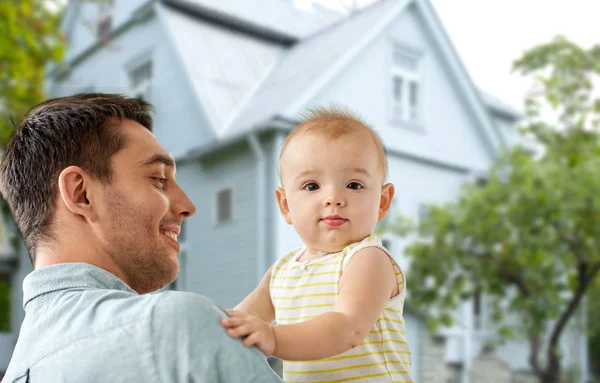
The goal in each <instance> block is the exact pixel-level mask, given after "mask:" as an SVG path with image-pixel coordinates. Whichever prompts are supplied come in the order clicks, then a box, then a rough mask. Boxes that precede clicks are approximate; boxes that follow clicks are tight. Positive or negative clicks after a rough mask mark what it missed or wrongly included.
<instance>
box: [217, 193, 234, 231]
mask: <svg viewBox="0 0 600 383" xmlns="http://www.w3.org/2000/svg"><path fill="white" fill-rule="evenodd" d="M231 204H232V198H231V189H224V190H221V191H220V192H219V193H218V194H217V208H218V211H217V221H218V222H219V223H222V222H228V221H231V210H232V209H231Z"/></svg>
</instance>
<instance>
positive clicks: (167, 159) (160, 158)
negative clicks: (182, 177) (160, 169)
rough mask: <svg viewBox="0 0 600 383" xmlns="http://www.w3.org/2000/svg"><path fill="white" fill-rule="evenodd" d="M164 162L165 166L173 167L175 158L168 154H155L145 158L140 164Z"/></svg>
mask: <svg viewBox="0 0 600 383" xmlns="http://www.w3.org/2000/svg"><path fill="white" fill-rule="evenodd" d="M157 163H158V164H164V165H166V166H170V167H175V160H173V157H171V156H168V155H166V154H155V155H153V156H152V157H150V158H148V159H147V160H144V161H142V163H141V164H142V165H144V166H147V165H154V164H157Z"/></svg>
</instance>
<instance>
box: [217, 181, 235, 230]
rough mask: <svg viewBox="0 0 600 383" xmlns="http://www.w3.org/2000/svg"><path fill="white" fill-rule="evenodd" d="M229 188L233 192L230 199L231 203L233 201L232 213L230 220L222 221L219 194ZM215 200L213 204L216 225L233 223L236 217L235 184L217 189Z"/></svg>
mask: <svg viewBox="0 0 600 383" xmlns="http://www.w3.org/2000/svg"><path fill="white" fill-rule="evenodd" d="M227 190H229V192H230V193H231V200H230V203H231V205H230V211H231V214H230V217H229V219H228V220H224V221H220V220H219V211H220V205H219V194H220V193H221V192H224V191H227ZM214 201H215V203H214V204H213V206H214V209H213V211H214V214H213V217H214V222H215V225H216V226H223V225H228V224H230V223H232V222H233V217H234V214H233V186H224V187H221V188H219V189H217V190H216V191H215V194H214Z"/></svg>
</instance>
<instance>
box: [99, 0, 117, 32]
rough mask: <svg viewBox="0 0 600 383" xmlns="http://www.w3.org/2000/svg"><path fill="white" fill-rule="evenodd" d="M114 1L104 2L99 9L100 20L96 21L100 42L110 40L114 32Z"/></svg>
mask: <svg viewBox="0 0 600 383" xmlns="http://www.w3.org/2000/svg"><path fill="white" fill-rule="evenodd" d="M113 8H114V1H113V0H105V1H102V2H101V4H100V5H99V7H98V11H99V12H98V20H97V21H96V38H97V39H98V40H100V41H106V40H108V38H109V36H110V32H111V31H112V22H113Z"/></svg>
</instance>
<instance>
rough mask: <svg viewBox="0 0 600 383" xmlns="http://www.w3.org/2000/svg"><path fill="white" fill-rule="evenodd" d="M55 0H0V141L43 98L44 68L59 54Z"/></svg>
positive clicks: (61, 49)
mask: <svg viewBox="0 0 600 383" xmlns="http://www.w3.org/2000/svg"><path fill="white" fill-rule="evenodd" d="M60 7H61V2H60V1H59V0H3V1H0V35H2V39H0V145H3V144H4V143H5V142H6V139H7V138H8V135H9V134H10V132H12V130H13V122H18V121H20V120H21V118H22V117H23V116H24V114H25V113H26V112H27V110H28V109H29V108H30V107H31V106H33V105H35V104H38V103H40V102H41V101H43V100H44V91H43V80H44V70H45V68H46V67H47V65H48V64H49V63H53V62H60V61H61V59H62V57H63V50H64V47H63V40H64V39H63V37H62V34H61V33H60V28H59V23H60V12H57V11H56V10H57V9H59V8H60Z"/></svg>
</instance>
